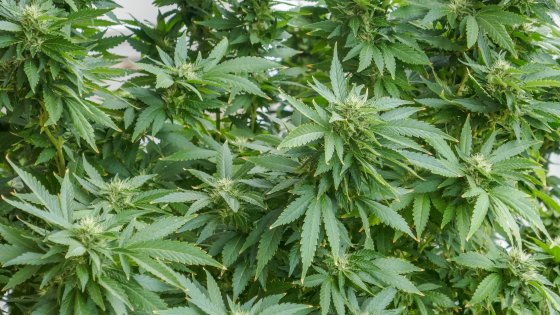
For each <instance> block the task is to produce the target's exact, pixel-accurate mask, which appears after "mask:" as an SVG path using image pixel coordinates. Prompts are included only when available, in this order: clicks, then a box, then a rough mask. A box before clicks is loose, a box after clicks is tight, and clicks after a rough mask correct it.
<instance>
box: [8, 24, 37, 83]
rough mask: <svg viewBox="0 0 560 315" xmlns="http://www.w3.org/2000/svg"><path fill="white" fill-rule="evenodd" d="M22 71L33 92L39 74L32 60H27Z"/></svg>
mask: <svg viewBox="0 0 560 315" xmlns="http://www.w3.org/2000/svg"><path fill="white" fill-rule="evenodd" d="M0 22H2V21H0ZM23 69H24V70H25V74H26V75H27V80H29V85H30V86H31V90H33V92H35V88H36V87H37V83H39V73H38V72H37V66H36V65H35V62H34V61H33V59H27V60H26V61H25V64H24V66H23Z"/></svg>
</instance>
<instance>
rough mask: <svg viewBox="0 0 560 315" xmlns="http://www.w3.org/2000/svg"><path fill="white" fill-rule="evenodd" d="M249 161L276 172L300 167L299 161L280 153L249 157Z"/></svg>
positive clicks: (289, 170)
mask: <svg viewBox="0 0 560 315" xmlns="http://www.w3.org/2000/svg"><path fill="white" fill-rule="evenodd" d="M247 161H249V162H253V163H255V164H256V165H257V166H261V167H264V168H266V169H267V170H271V171H275V172H291V171H293V170H295V169H296V168H297V167H299V163H298V162H296V161H294V160H292V159H289V158H287V157H283V156H279V155H262V156H254V157H247Z"/></svg>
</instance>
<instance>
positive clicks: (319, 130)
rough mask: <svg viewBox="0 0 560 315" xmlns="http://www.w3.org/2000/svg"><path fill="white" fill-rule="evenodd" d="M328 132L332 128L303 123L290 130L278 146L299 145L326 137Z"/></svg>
mask: <svg viewBox="0 0 560 315" xmlns="http://www.w3.org/2000/svg"><path fill="white" fill-rule="evenodd" d="M326 132H330V130H329V129H327V128H325V127H323V126H321V125H315V124H305V125H301V126H299V127H297V128H296V129H295V130H293V131H292V132H290V133H289V134H288V136H287V137H286V138H284V140H283V141H282V143H280V145H279V146H278V148H291V147H299V146H302V145H304V144H307V143H309V142H311V141H314V140H317V139H320V138H322V137H324V136H325V133H326Z"/></svg>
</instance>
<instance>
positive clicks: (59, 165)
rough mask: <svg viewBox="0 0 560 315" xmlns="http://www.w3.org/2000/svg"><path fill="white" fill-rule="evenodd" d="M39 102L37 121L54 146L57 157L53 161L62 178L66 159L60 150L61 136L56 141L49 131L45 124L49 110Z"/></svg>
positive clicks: (64, 172)
mask: <svg viewBox="0 0 560 315" xmlns="http://www.w3.org/2000/svg"><path fill="white" fill-rule="evenodd" d="M39 104H41V107H43V115H41V116H42V117H41V118H40V119H39V123H40V124H41V127H42V128H43V129H44V130H45V133H46V134H47V137H48V138H49V140H51V142H52V144H53V145H54V147H55V148H56V155H57V158H55V161H56V166H57V168H58V175H59V176H60V177H62V178H64V175H65V174H66V160H65V159H64V153H63V152H62V143H63V141H62V136H59V137H58V141H57V140H56V139H55V137H54V136H53V135H52V133H51V131H50V130H49V127H48V126H46V125H45V123H46V122H47V121H48V120H49V112H48V111H47V108H46V106H45V103H43V102H41V101H39Z"/></svg>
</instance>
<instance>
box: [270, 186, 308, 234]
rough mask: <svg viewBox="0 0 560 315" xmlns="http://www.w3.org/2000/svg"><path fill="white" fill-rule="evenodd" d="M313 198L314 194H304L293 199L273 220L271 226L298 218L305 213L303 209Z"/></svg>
mask: <svg viewBox="0 0 560 315" xmlns="http://www.w3.org/2000/svg"><path fill="white" fill-rule="evenodd" d="M314 199H315V194H305V195H303V196H301V197H299V198H298V199H296V200H294V201H293V202H292V203H290V204H289V205H288V207H286V209H284V211H283V212H282V214H281V215H280V217H279V218H278V220H276V222H274V224H272V226H271V227H272V228H275V227H278V226H280V225H284V224H288V223H290V222H292V221H294V220H296V219H298V218H299V217H301V216H302V215H303V214H304V213H305V210H306V209H307V208H308V206H309V204H310V203H311V201H312V200H314Z"/></svg>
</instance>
